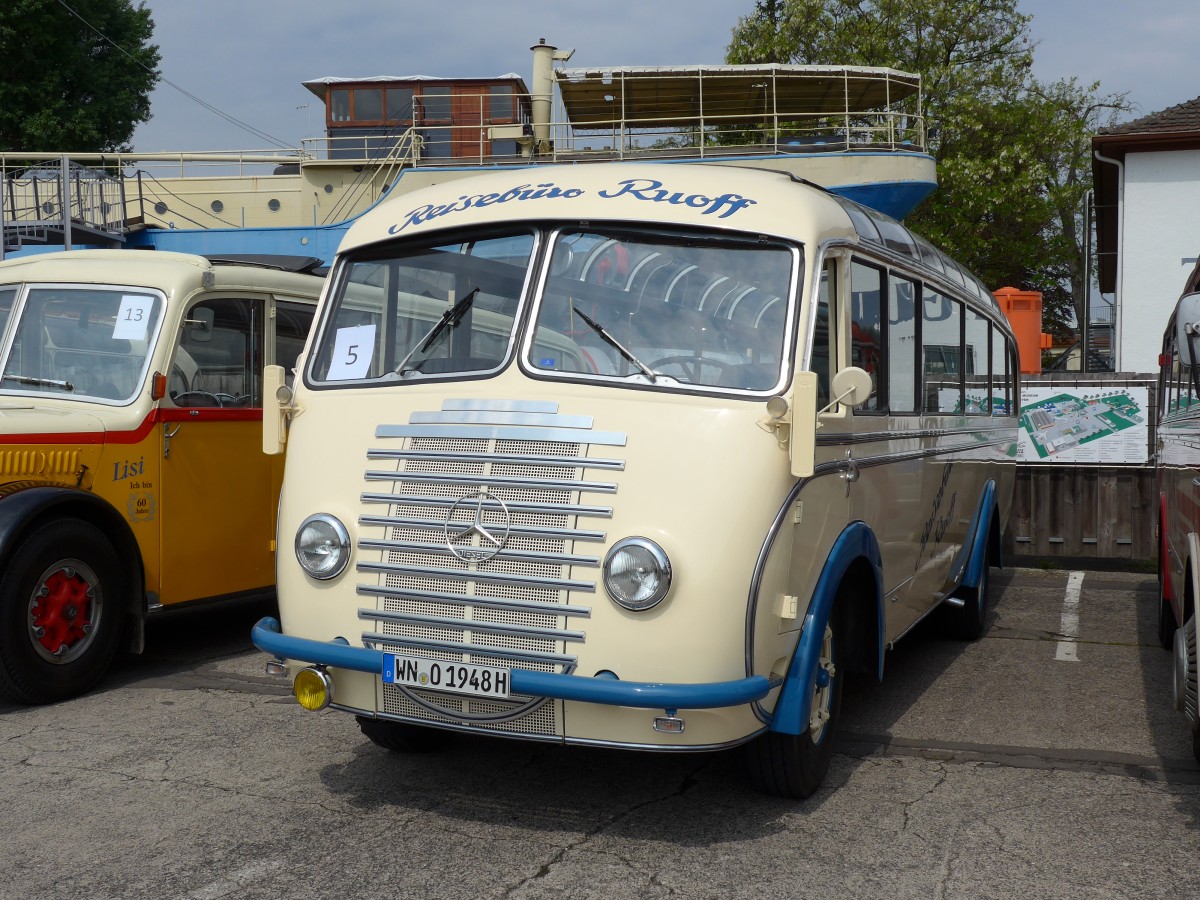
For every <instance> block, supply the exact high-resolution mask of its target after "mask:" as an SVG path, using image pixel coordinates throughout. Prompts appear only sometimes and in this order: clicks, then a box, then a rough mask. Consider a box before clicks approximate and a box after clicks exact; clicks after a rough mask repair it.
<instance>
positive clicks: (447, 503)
mask: <svg viewBox="0 0 1200 900" xmlns="http://www.w3.org/2000/svg"><path fill="white" fill-rule="evenodd" d="M358 499H359V500H361V501H362V502H363V503H395V504H396V505H398V506H434V507H451V506H454V505H455V504H456V503H458V502H459V501H460V500H461V499H462V498H461V497H426V496H420V495H417V494H381V493H373V492H370V493H363V494H360V495H359V498H358ZM504 505H505V506H507V507H508V508H509V510H510V511H512V512H522V513H537V514H543V515H563V516H590V517H593V518H599V519H611V518H612V507H611V506H582V505H580V504H575V503H563V504H561V505H559V504H556V503H522V502H520V501H517V500H513V501H509V500H505V501H504ZM442 524H445V523H444V522H443V523H442Z"/></svg>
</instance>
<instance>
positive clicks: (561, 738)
mask: <svg viewBox="0 0 1200 900" xmlns="http://www.w3.org/2000/svg"><path fill="white" fill-rule="evenodd" d="M541 702H542V703H549V702H550V700H549V698H542V701H541ZM555 702H562V703H565V702H567V701H565V700H564V701H555ZM539 705H540V704H539ZM329 707H330V709H336V710H340V711H341V712H347V713H351V714H353V715H357V716H362V715H370V713H369V712H368V711H367V710H363V709H355V708H354V707H351V706H342V705H340V704H338V703H330V704H329ZM530 712H532V710H522V712H521V715H527V714H528V713H530ZM646 712H648V713H650V714H651V715H650V717H651V718H653V717H654V716H655V715H657V713H656V712H655V711H654V710H646ZM438 714H439V715H441V716H445V715H446V713H445V712H444V711H443V710H438ZM375 718H377V719H383V720H386V721H389V722H407V723H409V724H412V725H422V726H425V727H427V728H437V729H440V730H442V731H455V732H458V733H459V734H486V735H487V736H488V737H494V738H504V739H506V740H510V741H539V742H541V743H543V744H564V745H566V746H570V747H607V748H609V749H613V750H644V751H646V752H649V753H711V752H714V751H717V750H731V749H733V748H734V747H740V746H741V745H742V744H745V743H747V742H748V741H752V740H754V738H756V737H758V736H759V735H760V734H762V733H763V732H764V731H766V729H765V728H760V729H759V730H757V731H754V732H752V733H750V734H748V735H746V736H745V737H740V738H735V739H733V740H730V741H722V742H721V743H717V744H687V745H682V744H635V743H633V742H631V741H602V740H597V739H596V738H572V737H567V736H566V735H563V734H541V733H539V732H536V731H507V730H504V729H500V728H485V727H479V726H472V725H460V724H457V723H454V722H430V721H429V720H428V719H414V718H412V717H411V716H399V715H395V714H394V713H385V712H382V711H381V712H377V713H375ZM513 718H520V716H512V717H509V718H505V719H489V720H487V721H486V722H483V723H481V724H482V725H487V724H490V723H491V722H505V721H511V720H512V719H513ZM557 724H558V725H559V726H560V727H561V726H562V722H557Z"/></svg>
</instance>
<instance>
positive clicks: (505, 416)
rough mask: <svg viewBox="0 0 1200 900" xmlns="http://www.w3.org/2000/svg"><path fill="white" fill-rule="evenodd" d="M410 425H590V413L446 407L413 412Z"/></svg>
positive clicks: (565, 426) (550, 426) (577, 426)
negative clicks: (565, 414)
mask: <svg viewBox="0 0 1200 900" xmlns="http://www.w3.org/2000/svg"><path fill="white" fill-rule="evenodd" d="M408 423H409V424H410V425H446V424H448V425H532V426H535V427H541V426H546V427H549V428H579V429H589V428H591V427H592V417H591V416H564V415H559V414H558V413H530V412H503V411H500V410H485V409H480V410H447V409H445V407H443V408H442V410H441V411H440V412H414V413H413V414H412V415H410V416H409V417H408Z"/></svg>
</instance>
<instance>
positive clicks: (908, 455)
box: [841, 440, 1011, 469]
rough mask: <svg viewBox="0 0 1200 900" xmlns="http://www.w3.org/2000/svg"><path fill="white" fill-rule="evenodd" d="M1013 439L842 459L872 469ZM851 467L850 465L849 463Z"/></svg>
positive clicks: (1002, 442) (992, 445)
mask: <svg viewBox="0 0 1200 900" xmlns="http://www.w3.org/2000/svg"><path fill="white" fill-rule="evenodd" d="M1008 443H1011V441H1008V440H998V441H984V442H982V443H969V444H950V445H949V446H943V447H930V448H928V449H922V450H907V451H905V452H903V453H883V454H880V455H879V456H855V457H853V458H852V459H850V460H848V461H847V460H842V461H841V462H843V463H853V464H854V467H856V468H859V469H870V468H874V467H876V466H886V465H888V464H889V463H894V462H910V461H912V460H914V459H924V458H925V457H927V456H944V455H946V454H948V453H959V452H961V451H963V450H980V449H983V448H984V447H998V446H1000V445H1001V444H1008ZM847 468H849V465H847Z"/></svg>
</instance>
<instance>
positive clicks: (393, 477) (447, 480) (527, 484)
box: [365, 471, 617, 494]
mask: <svg viewBox="0 0 1200 900" xmlns="http://www.w3.org/2000/svg"><path fill="white" fill-rule="evenodd" d="M365 477H366V480H367V481H400V482H406V483H411V484H423V483H434V484H455V485H463V486H464V487H477V486H478V485H479V484H481V483H483V484H486V485H487V486H488V487H489V488H504V487H511V488H524V489H526V490H531V491H562V492H564V493H565V492H574V491H588V492H589V493H593V494H615V493H616V492H617V486H616V485H615V484H613V483H612V482H608V481H566V480H563V481H554V480H546V479H537V478H511V477H508V476H505V475H476V474H473V473H472V474H467V475H447V474H445V473H443V472H372V471H368V472H367V473H366V476H365Z"/></svg>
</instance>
